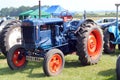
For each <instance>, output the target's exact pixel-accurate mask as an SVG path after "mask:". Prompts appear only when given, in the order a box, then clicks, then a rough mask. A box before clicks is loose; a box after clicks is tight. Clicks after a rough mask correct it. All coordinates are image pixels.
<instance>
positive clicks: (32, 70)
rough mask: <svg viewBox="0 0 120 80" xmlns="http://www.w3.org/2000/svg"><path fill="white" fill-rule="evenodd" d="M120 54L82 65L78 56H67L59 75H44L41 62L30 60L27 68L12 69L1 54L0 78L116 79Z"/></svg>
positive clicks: (6, 79) (53, 79)
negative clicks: (116, 68) (93, 63)
mask: <svg viewBox="0 0 120 80" xmlns="http://www.w3.org/2000/svg"><path fill="white" fill-rule="evenodd" d="M118 54H119V51H117V52H116V53H115V54H109V55H108V54H104V53H103V55H102V57H101V59H100V61H99V63H98V64H96V65H91V66H82V65H81V63H80V62H79V61H78V56H76V55H67V56H65V61H66V62H65V68H64V69H63V71H62V73H61V74H60V75H58V76H54V77H47V76H45V75H44V73H43V70H42V61H41V63H37V62H29V63H28V65H27V66H26V68H25V69H23V70H15V71H12V70H10V69H9V67H8V65H7V62H6V59H5V58H4V56H3V55H1V56H0V80H116V73H115V67H116V59H117V56H118Z"/></svg>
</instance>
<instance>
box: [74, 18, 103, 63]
mask: <svg viewBox="0 0 120 80" xmlns="http://www.w3.org/2000/svg"><path fill="white" fill-rule="evenodd" d="M103 43H104V41H103V34H102V30H101V28H100V27H99V26H97V25H96V24H95V23H94V22H93V21H92V20H89V19H88V20H86V21H84V23H82V24H81V25H80V27H79V29H78V31H77V45H76V48H77V55H78V56H79V60H80V61H81V63H82V65H90V64H96V63H97V62H98V61H99V59H100V57H101V55H102V51H103Z"/></svg>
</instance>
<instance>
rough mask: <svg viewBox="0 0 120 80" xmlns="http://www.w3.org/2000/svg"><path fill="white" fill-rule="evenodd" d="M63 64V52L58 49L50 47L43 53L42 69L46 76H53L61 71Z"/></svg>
mask: <svg viewBox="0 0 120 80" xmlns="http://www.w3.org/2000/svg"><path fill="white" fill-rule="evenodd" d="M64 64H65V59H64V55H63V53H62V52H61V51H60V50H59V49H51V50H49V51H48V52H47V53H46V55H45V58H44V61H43V71H44V73H45V75H47V76H55V75H58V74H60V73H61V72H62V70H63V68H64Z"/></svg>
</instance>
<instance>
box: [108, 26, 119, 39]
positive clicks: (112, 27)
mask: <svg viewBox="0 0 120 80" xmlns="http://www.w3.org/2000/svg"><path fill="white" fill-rule="evenodd" d="M108 32H109V33H112V34H113V35H114V37H115V38H116V37H117V35H116V26H114V25H111V26H110V27H108ZM117 32H119V31H117Z"/></svg>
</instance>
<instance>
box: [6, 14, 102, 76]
mask: <svg viewBox="0 0 120 80" xmlns="http://www.w3.org/2000/svg"><path fill="white" fill-rule="evenodd" d="M62 18H64V19H62ZM62 18H44V19H29V20H24V21H23V22H22V26H21V31H22V45H14V46H13V47H12V48H10V50H9V51H8V53H7V63H8V65H9V67H10V68H11V69H12V70H16V69H22V68H24V67H25V66H26V64H27V61H37V62H39V61H40V59H41V58H43V59H44V60H43V70H44V73H45V74H46V75H47V76H55V75H58V74H59V73H61V71H62V70H63V68H64V64H65V59H64V55H67V54H70V53H72V52H75V51H76V53H77V55H78V56H79V60H80V61H81V64H83V65H89V64H96V63H97V62H98V61H99V59H100V57H101V55H102V51H103V34H102V31H101V29H100V27H99V26H97V25H96V24H95V23H94V21H93V20H91V19H86V20H80V21H79V23H78V25H77V26H67V25H66V23H67V22H65V21H66V20H65V19H67V17H66V16H64V17H62Z"/></svg>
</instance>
